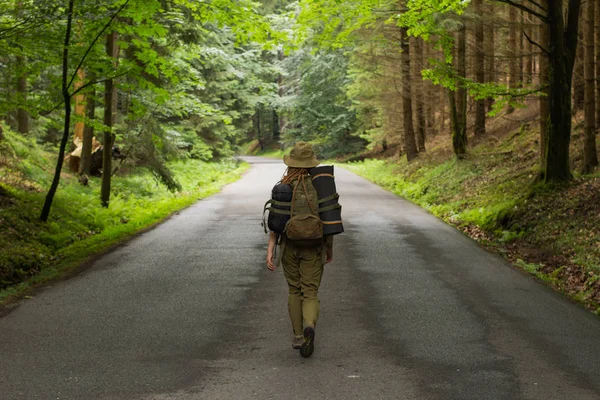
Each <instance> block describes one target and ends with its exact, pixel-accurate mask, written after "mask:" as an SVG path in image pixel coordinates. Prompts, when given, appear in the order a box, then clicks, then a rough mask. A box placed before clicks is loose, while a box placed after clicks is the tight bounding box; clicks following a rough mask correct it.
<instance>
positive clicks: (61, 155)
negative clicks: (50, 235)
mask: <svg viewBox="0 0 600 400" xmlns="http://www.w3.org/2000/svg"><path fill="white" fill-rule="evenodd" d="M74 4H75V0H69V9H68V11H67V12H68V14H67V30H66V33H65V41H64V47H63V59H62V95H63V100H64V104H65V123H64V129H63V137H62V140H61V143H60V148H59V151H58V161H57V162H56V169H55V171H54V178H53V180H52V184H51V185H50V190H49V191H48V194H47V195H46V201H45V202H44V207H43V208H42V214H41V215H40V219H41V220H42V221H43V222H46V221H48V217H49V216H50V209H51V208H52V202H53V201H54V196H55V195H56V190H57V189H58V184H59V182H60V173H61V172H62V166H63V162H64V159H65V149H66V148H67V142H68V141H69V130H70V129H69V128H70V126H71V94H70V93H69V86H68V79H69V44H70V42H71V29H72V26H73V7H74Z"/></svg>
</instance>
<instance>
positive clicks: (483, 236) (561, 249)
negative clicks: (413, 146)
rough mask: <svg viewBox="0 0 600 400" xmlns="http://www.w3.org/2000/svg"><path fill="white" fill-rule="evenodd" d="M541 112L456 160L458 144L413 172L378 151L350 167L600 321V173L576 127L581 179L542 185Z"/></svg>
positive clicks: (445, 146) (429, 156)
mask: <svg viewBox="0 0 600 400" xmlns="http://www.w3.org/2000/svg"><path fill="white" fill-rule="evenodd" d="M537 115H539V113H538V112H537V110H535V109H522V110H517V111H516V112H515V113H513V114H511V115H510V118H509V117H504V118H503V117H500V118H497V119H495V120H492V121H491V122H490V124H489V125H488V133H487V134H486V135H485V136H482V137H477V138H473V137H470V138H469V139H470V141H471V143H470V149H469V154H468V156H467V158H466V159H464V160H460V161H458V160H456V158H455V157H454V156H453V154H452V152H451V150H450V149H451V143H450V138H449V137H442V136H437V137H434V138H433V139H432V140H431V141H430V142H428V149H427V153H426V154H423V155H421V156H420V157H419V158H418V159H417V160H415V161H413V162H412V163H410V164H409V163H407V162H406V160H405V158H399V157H398V155H397V154H396V155H395V156H390V154H389V153H388V154H387V155H382V154H381V153H377V152H371V153H367V154H365V155H362V156H361V158H363V159H364V160H363V161H358V162H350V163H346V164H345V165H344V167H345V168H347V169H349V170H351V171H353V172H355V173H358V174H359V175H362V176H363V177H365V178H367V179H369V180H371V181H373V182H375V183H377V184H378V185H380V186H382V187H384V188H386V189H388V190H390V191H392V192H394V193H396V194H398V195H400V196H403V197H405V198H406V199H408V200H411V201H413V202H414V203H416V204H418V205H420V206H422V207H423V208H425V209H427V210H429V211H430V212H431V213H433V214H434V215H436V216H438V217H440V218H442V219H443V220H445V221H447V222H448V223H450V224H453V225H455V226H456V227H458V228H459V229H461V230H462V231H463V232H465V233H466V234H467V235H469V236H471V237H472V238H473V239H475V240H477V241H478V242H480V243H481V244H482V245H484V246H486V247H488V248H490V249H492V250H494V251H497V252H499V253H502V254H503V255H504V256H505V257H506V258H507V259H509V260H510V261H511V262H513V263H514V264H515V265H517V266H519V267H520V268H522V269H523V270H525V271H527V272H529V273H531V274H533V275H534V276H536V277H537V278H538V279H540V280H542V281H544V282H546V283H547V284H549V285H551V286H552V287H554V288H555V289H557V290H559V291H561V292H563V293H565V294H566V295H568V296H569V297H570V298H572V299H574V300H576V301H578V302H580V303H582V304H584V305H585V306H586V307H588V308H589V309H591V310H592V311H594V312H595V313H597V314H600V278H599V277H600V174H598V173H597V174H595V175H587V176H582V175H580V174H578V172H577V171H580V170H581V164H582V146H583V134H582V131H581V126H579V125H580V121H578V120H577V118H576V119H575V131H574V133H573V136H572V156H571V162H572V170H573V171H574V175H575V177H574V180H573V181H572V182H570V183H568V184H564V185H554V186H547V185H542V184H538V183H536V181H537V179H536V178H537V177H538V175H539V158H540V153H539V128H538V121H535V119H534V118H535V116H537Z"/></svg>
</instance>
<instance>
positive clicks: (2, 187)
mask: <svg viewBox="0 0 600 400" xmlns="http://www.w3.org/2000/svg"><path fill="white" fill-rule="evenodd" d="M0 78H1V81H0V168H1V169H0V171H1V172H0V206H1V207H2V208H3V209H7V210H8V209H11V208H16V207H17V206H18V207H23V204H28V205H27V207H26V208H27V209H28V213H27V214H26V215H23V214H19V213H14V214H11V213H10V212H8V213H6V212H5V215H2V214H0V218H2V220H0V225H3V226H1V227H0V233H1V234H2V236H3V239H2V241H0V243H2V244H3V245H5V246H7V248H8V247H9V246H10V247H11V248H13V251H12V253H10V252H6V253H5V254H4V255H3V256H2V257H1V258H0V286H8V285H11V284H13V283H15V282H18V281H20V280H23V279H25V278H27V277H29V276H31V275H35V274H36V273H38V272H39V271H40V270H41V269H43V268H44V267H45V266H47V265H48V263H50V261H48V260H49V259H52V258H55V257H57V256H56V252H57V249H60V248H62V247H64V246H66V245H70V244H72V243H74V242H76V241H77V240H79V239H81V238H82V237H83V238H87V237H89V236H93V235H94V234H93V233H89V232H96V233H97V232H98V231H101V230H103V229H104V228H106V226H105V225H103V224H102V223H100V222H98V220H99V219H101V218H104V217H102V216H101V215H103V214H97V215H96V214H94V215H95V217H94V218H93V222H89V221H88V222H85V223H82V225H81V226H78V227H76V228H73V229H72V230H70V231H68V232H67V233H66V234H64V235H63V234H59V231H60V229H59V228H56V227H54V228H52V226H53V225H52V224H58V223H59V222H60V219H61V218H64V215H63V214H59V215H58V216H56V217H53V208H52V205H53V202H54V199H55V197H56V196H58V197H57V198H60V196H61V181H65V180H66V184H68V185H69V186H68V187H69V188H74V187H76V186H80V187H82V188H89V187H92V188H94V190H96V191H93V192H92V191H90V190H92V189H82V190H88V192H85V196H87V197H84V198H85V199H86V200H85V201H86V202H89V201H92V202H93V203H94V207H96V208H98V209H100V208H105V209H106V208H108V209H110V208H113V209H114V207H115V205H114V204H112V203H113V200H114V199H117V200H118V201H123V199H126V198H127V197H128V196H133V194H132V193H129V192H128V190H131V189H130V187H131V184H130V183H131V182H130V181H127V179H133V178H135V177H136V176H140V174H149V176H150V177H151V179H154V180H155V182H157V183H158V185H157V186H153V188H152V189H144V191H145V192H148V193H147V194H148V195H150V193H151V192H153V191H157V192H158V191H165V193H188V192H189V190H190V189H189V188H188V187H187V186H186V185H185V182H182V180H184V181H185V180H186V179H187V178H185V177H183V176H182V175H180V173H181V171H184V170H186V169H188V170H191V169H192V167H191V165H192V164H193V165H196V166H198V165H202V166H203V167H202V168H205V167H206V168H209V169H210V168H212V167H208V166H214V165H219V167H218V168H217V169H211V171H212V172H211V173H212V174H214V177H211V178H210V180H211V181H214V182H216V181H217V180H218V176H221V175H226V174H229V173H231V171H234V170H236V168H239V167H238V166H237V165H236V164H235V163H233V164H231V163H230V164H227V163H228V162H229V161H227V160H229V159H231V157H232V156H234V155H235V154H239V153H240V152H260V151H263V152H265V151H266V152H268V151H272V150H273V149H285V148H288V147H290V146H291V145H292V144H293V143H295V142H296V141H298V140H305V141H309V142H311V143H313V144H314V145H315V146H316V148H317V149H318V151H319V153H320V155H321V157H322V158H327V159H334V158H337V159H338V160H342V161H347V160H363V159H367V158H375V157H388V158H386V160H392V161H394V162H395V161H398V160H400V159H405V160H406V162H408V163H414V162H415V161H417V162H418V161H419V160H421V161H422V160H424V159H425V160H430V159H431V157H432V156H431V154H433V152H432V151H431V149H432V148H433V149H435V150H436V152H438V153H439V152H442V153H444V152H445V153H448V152H451V154H452V157H453V159H454V160H455V161H457V162H461V161H463V160H466V161H468V159H469V157H470V153H471V152H472V151H473V149H474V148H475V147H474V146H475V145H477V144H481V143H484V142H485V143H486V144H487V147H486V150H485V151H486V152H492V153H494V154H506V153H509V152H519V151H521V149H517V150H515V149H512V150H510V151H507V150H506V149H505V148H503V146H502V145H498V146H496V147H494V145H489V143H492V142H493V141H494V140H496V141H497V142H498V143H500V142H501V141H502V139H498V137H501V136H502V135H504V134H511V133H512V132H517V134H518V133H523V132H524V131H527V132H529V135H530V136H531V135H533V142H532V143H533V146H534V147H533V148H528V149H526V150H522V152H523V154H521V155H522V156H526V157H528V159H529V161H531V159H535V161H534V162H533V163H532V164H531V163H530V164H528V169H527V171H526V172H525V173H526V176H527V179H528V180H529V181H530V182H531V183H532V184H533V183H539V184H542V185H547V184H555V183H563V182H569V181H571V180H572V179H573V178H574V177H581V176H588V177H593V176H594V175H593V174H594V173H595V170H596V168H597V166H598V144H597V140H596V135H597V133H598V126H599V124H600V82H599V81H600V4H598V2H597V1H587V2H584V1H581V0H538V1H530V0H485V1H484V0H472V1H462V0H454V1H428V0H400V1H381V0H353V1H344V2H340V1H332V0H307V1H300V2H294V1H285V0H271V1H262V2H254V1H250V0H237V1H226V0H212V1H207V2H196V1H191V0H143V1H142V0H102V1H99V0H65V1H48V0H1V1H0ZM494 138H496V139H494ZM478 151H479V150H478ZM525 152H526V153H525ZM390 162H391V161H390ZM194 163H196V164H194ZM198 163H201V164H198ZM224 163H225V164H227V166H225V167H224V166H223V165H224ZM185 165H188V167H185ZM415 165H416V164H415ZM200 170H202V171H205V170H203V169H200ZM200 170H199V171H200ZM119 179H123V181H119ZM200 180H201V179H200ZM119 182H121V183H119ZM127 182H130V183H129V184H128V183H127ZM202 182H204V181H202ZM115 185H117V186H116V187H115ZM196 186H197V185H196ZM128 188H129V189H128ZM64 192H65V193H64V196H67V195H68V196H69V197H65V199H64V200H63V203H61V205H60V209H61V210H63V209H67V208H69V206H68V202H69V201H71V200H72V199H73V197H77V196H78V193H81V192H80V189H69V190H66V189H65V190H64ZM135 194H136V195H137V196H141V197H143V196H142V195H140V193H139V191H138V192H136V193H135ZM145 195H146V194H144V196H145ZM165 196H167V194H165ZM96 197H97V198H96ZM25 198H26V199H27V201H26V202H25V200H24V199H25ZM94 199H95V200H94ZM23 202H25V203H23ZM140 207H141V208H144V207H145V206H142V205H140ZM3 211H4V210H3ZM61 212H62V211H61ZM96 212H102V211H93V213H96ZM107 212H108V211H107ZM131 212H132V213H134V212H133V211H131ZM34 214H35V215H34ZM76 215H77V212H76V211H73V213H72V216H73V218H77V217H76ZM111 218H114V219H115V220H116V221H118V222H116V223H117V224H118V223H121V222H122V221H123V220H126V221H127V220H129V218H130V217H129V216H128V217H123V216H121V215H112V217H111ZM23 220H26V221H27V224H26V228H22V229H21V228H18V227H16V226H19V223H21V222H22V221H23ZM38 220H41V221H48V224H49V225H48V224H45V225H44V224H42V223H40V222H39V221H38ZM119 221H120V222H119ZM100 225H102V227H99V226H100ZM48 226H50V227H51V228H49V227H48ZM16 231H20V232H19V233H17V232H16ZM40 232H45V233H43V234H42V233H40ZM40 235H41V236H40ZM57 235H59V236H61V238H60V240H58V239H56V236H57ZM9 236H11V239H8V237H9ZM38 236H39V237H46V240H45V241H44V240H42V239H40V240H38V239H36V241H35V244H32V243H31V242H29V241H28V240H29V239H28V238H30V237H38ZM63 236H64V237H63ZM39 243H42V244H41V245H39ZM38 245H39V246H38ZM40 246H41V247H40ZM42 248H43V249H42ZM40 249H41V250H40ZM30 253H38V255H36V256H31V255H30ZM39 254H42V255H43V254H47V255H48V256H47V258H46V259H45V260H42V259H40V257H39ZM59 258H60V257H59Z"/></svg>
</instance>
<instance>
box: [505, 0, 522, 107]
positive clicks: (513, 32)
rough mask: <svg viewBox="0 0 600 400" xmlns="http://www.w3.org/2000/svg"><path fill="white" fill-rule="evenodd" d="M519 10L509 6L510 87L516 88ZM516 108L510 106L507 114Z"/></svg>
mask: <svg viewBox="0 0 600 400" xmlns="http://www.w3.org/2000/svg"><path fill="white" fill-rule="evenodd" d="M517 18H518V10H517V8H516V7H512V6H509V10H508V23H509V25H510V29H509V33H508V87H509V88H510V89H515V88H517V87H518V86H519V83H518V81H519V70H518V63H517V61H518V60H517V28H518V25H519V24H518V20H517ZM513 111H515V109H514V108H513V107H512V106H510V105H509V106H508V109H507V110H506V113H507V114H510V113H512V112H513Z"/></svg>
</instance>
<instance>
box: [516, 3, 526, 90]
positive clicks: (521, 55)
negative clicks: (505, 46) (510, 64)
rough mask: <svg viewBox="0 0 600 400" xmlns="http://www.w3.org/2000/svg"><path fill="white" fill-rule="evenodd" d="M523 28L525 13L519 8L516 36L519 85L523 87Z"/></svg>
mask: <svg viewBox="0 0 600 400" xmlns="http://www.w3.org/2000/svg"><path fill="white" fill-rule="evenodd" d="M524 29H525V13H524V12H523V11H522V10H521V11H520V12H519V30H518V31H517V36H518V37H519V52H518V54H517V56H518V59H517V60H518V61H519V83H518V85H519V87H523V82H525V57H524V56H523V54H524V53H525V35H523V33H522V32H523V30H524Z"/></svg>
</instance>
